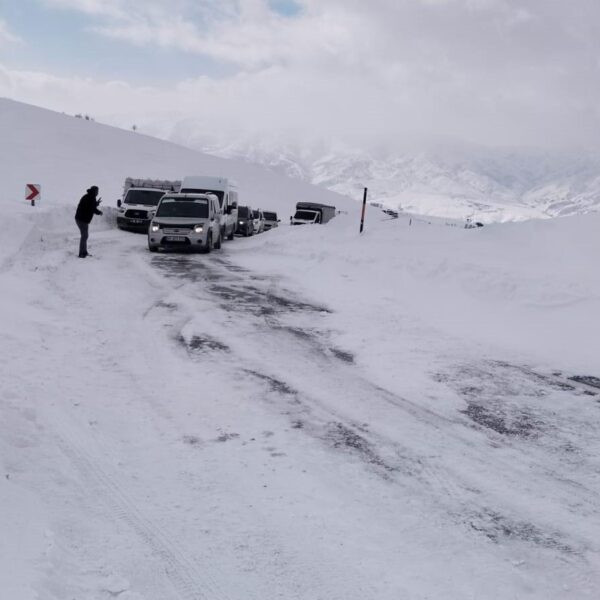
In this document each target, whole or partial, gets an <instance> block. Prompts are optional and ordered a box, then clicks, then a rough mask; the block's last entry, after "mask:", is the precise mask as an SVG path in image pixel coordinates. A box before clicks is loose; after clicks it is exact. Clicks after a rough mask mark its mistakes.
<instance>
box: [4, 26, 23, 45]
mask: <svg viewBox="0 0 600 600" xmlns="http://www.w3.org/2000/svg"><path fill="white" fill-rule="evenodd" d="M22 43H23V40H22V39H21V38H20V37H19V36H18V35H15V34H14V33H12V32H11V31H10V29H9V27H8V25H7V24H6V22H5V21H4V20H3V19H0V48H1V47H2V46H6V45H8V44H22Z"/></svg>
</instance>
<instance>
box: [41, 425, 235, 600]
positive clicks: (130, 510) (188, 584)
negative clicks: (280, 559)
mask: <svg viewBox="0 0 600 600" xmlns="http://www.w3.org/2000/svg"><path fill="white" fill-rule="evenodd" d="M48 420H49V421H50V420H52V421H54V428H53V429H54V431H55V435H56V439H57V443H58V446H59V447H60V449H61V451H62V452H63V454H64V455H65V456H66V457H67V458H68V459H69V460H70V462H71V463H72V464H73V465H74V466H75V467H76V469H77V470H78V471H79V474H80V475H81V477H82V479H83V480H84V481H86V482H87V483H88V484H89V488H88V489H91V490H93V494H91V495H93V497H95V498H100V499H101V501H102V502H103V504H104V505H105V506H106V507H107V508H108V509H109V514H110V516H111V517H112V518H114V519H118V520H120V521H122V522H124V523H125V524H126V525H128V526H129V528H130V529H131V530H133V531H134V532H135V533H136V534H137V536H138V537H139V538H140V539H141V540H142V541H143V542H144V544H145V545H146V546H147V547H148V548H149V549H150V550H151V551H152V554H153V555H154V556H155V557H157V558H158V559H160V561H161V563H162V566H163V567H164V569H165V573H166V576H167V577H168V579H169V580H170V581H171V583H172V585H173V587H174V589H175V590H176V592H177V594H178V597H179V598H181V599H182V600H229V598H230V597H229V596H228V595H227V594H225V593H224V592H223V591H222V590H221V589H220V587H219V585H218V584H217V582H216V580H215V578H214V577H213V576H212V575H210V572H218V569H217V568H216V566H215V565H213V564H211V565H210V566H207V567H206V568H205V569H204V570H201V568H200V567H199V566H198V565H196V564H195V563H194V562H193V561H192V560H191V559H190V558H188V557H187V556H186V555H185V553H184V552H183V551H182V550H181V549H180V548H179V547H178V546H177V543H176V542H175V541H173V540H171V539H170V537H169V535H168V534H166V533H165V532H164V531H162V530H161V529H160V528H159V527H157V526H156V525H154V524H153V523H152V522H151V521H150V519H148V518H147V517H145V516H144V515H143V513H142V511H141V510H140V509H139V508H138V507H137V505H136V502H135V501H134V500H133V499H132V498H131V497H129V495H128V494H127V492H126V490H125V488H124V486H122V485H121V484H119V482H118V477H116V476H115V475H110V474H109V472H108V469H106V467H104V466H102V465H101V459H100V457H99V453H98V454H96V455H92V454H90V453H89V452H87V451H86V450H84V443H83V441H82V440H80V439H78V436H77V434H76V433H75V431H74V428H75V425H74V426H73V427H70V428H67V427H65V424H64V423H58V422H56V420H55V419H53V417H52V416H50V415H48ZM85 445H87V446H88V447H89V445H90V444H89V439H88V442H87V444H85ZM209 571H210V572H209Z"/></svg>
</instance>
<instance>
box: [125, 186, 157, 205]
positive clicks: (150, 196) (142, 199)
mask: <svg viewBox="0 0 600 600" xmlns="http://www.w3.org/2000/svg"><path fill="white" fill-rule="evenodd" d="M164 195H165V192H164V191H162V190H127V195H126V196H125V200H123V202H124V203H125V204H144V205H145V206H156V205H157V204H158V201H159V200H160V199H161V198H162V197H163V196H164Z"/></svg>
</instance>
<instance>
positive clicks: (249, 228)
mask: <svg viewBox="0 0 600 600" xmlns="http://www.w3.org/2000/svg"><path fill="white" fill-rule="evenodd" d="M235 232H236V233H239V234H241V235H243V236H246V237H248V236H250V235H254V217H253V211H252V209H251V208H250V207H249V206H238V221H237V225H236V228H235Z"/></svg>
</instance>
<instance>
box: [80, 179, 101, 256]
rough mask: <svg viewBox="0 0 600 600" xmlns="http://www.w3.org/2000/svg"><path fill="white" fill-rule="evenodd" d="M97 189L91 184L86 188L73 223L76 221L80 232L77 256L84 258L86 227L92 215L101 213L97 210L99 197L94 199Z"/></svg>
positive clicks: (85, 253) (85, 252) (87, 227)
mask: <svg viewBox="0 0 600 600" xmlns="http://www.w3.org/2000/svg"><path fill="white" fill-rule="evenodd" d="M98 191H99V190H98V186H97V185H93V186H92V187H91V188H89V189H88V190H87V192H86V193H85V195H84V196H82V198H81V200H80V201H79V204H78V205H77V212H76V213H75V223H77V227H79V231H80V232H81V239H80V240H79V258H85V257H86V256H88V251H87V240H88V229H89V226H90V223H91V222H92V219H93V217H94V215H101V214H102V211H100V210H98V206H99V204H100V199H97V200H96V198H97V197H98Z"/></svg>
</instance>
